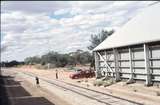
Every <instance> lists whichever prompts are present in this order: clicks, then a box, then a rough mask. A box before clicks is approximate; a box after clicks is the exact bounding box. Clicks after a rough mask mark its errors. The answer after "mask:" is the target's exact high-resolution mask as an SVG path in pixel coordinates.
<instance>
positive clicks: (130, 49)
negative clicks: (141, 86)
mask: <svg viewBox="0 0 160 105" xmlns="http://www.w3.org/2000/svg"><path fill="white" fill-rule="evenodd" d="M93 52H94V55H95V65H96V76H97V77H102V76H110V77H113V78H115V80H117V81H118V80H122V79H127V80H128V81H127V82H131V81H145V84H146V85H152V84H153V83H155V82H156V83H159V82H160V3H157V4H155V5H152V6H149V7H147V8H145V9H144V10H143V11H142V12H141V13H140V14H138V15H137V16H135V17H134V18H132V19H131V20H130V21H129V22H127V23H126V24H125V25H124V26H123V27H122V28H121V29H119V30H118V31H116V32H115V33H114V34H113V35H111V36H110V37H108V38H107V39H105V40H104V41H103V42H102V43H101V44H100V45H98V46H97V47H96V48H95V49H93Z"/></svg>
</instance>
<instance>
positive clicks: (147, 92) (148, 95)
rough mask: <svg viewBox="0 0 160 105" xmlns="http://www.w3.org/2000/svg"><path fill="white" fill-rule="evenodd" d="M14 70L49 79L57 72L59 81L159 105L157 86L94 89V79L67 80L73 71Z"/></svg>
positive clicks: (29, 68) (31, 68)
mask: <svg viewBox="0 0 160 105" xmlns="http://www.w3.org/2000/svg"><path fill="white" fill-rule="evenodd" d="M16 69H17V70H20V71H23V72H29V73H34V74H37V75H39V76H44V77H47V78H50V79H52V78H53V79H55V78H56V76H55V70H58V77H59V78H58V79H59V80H63V81H66V82H70V83H72V84H76V85H80V86H84V87H86V86H89V88H91V89H95V90H98V91H102V92H106V93H109V94H112V95H115V96H119V97H122V98H126V99H130V100H133V101H137V102H141V103H144V104H148V105H153V104H154V105H159V103H160V87H157V86H151V87H146V86H144V83H134V84H130V85H125V82H118V83H116V84H113V85H111V86H108V87H95V86H93V81H95V78H88V79H86V78H84V79H76V80H72V79H70V78H69V75H70V74H71V73H73V71H68V70H67V68H55V69H49V70H39V69H36V68H34V67H21V68H16ZM86 80H87V82H86ZM80 81H81V82H80Z"/></svg>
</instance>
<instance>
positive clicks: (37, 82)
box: [36, 77, 39, 87]
mask: <svg viewBox="0 0 160 105" xmlns="http://www.w3.org/2000/svg"><path fill="white" fill-rule="evenodd" d="M36 85H37V87H39V78H38V77H36Z"/></svg>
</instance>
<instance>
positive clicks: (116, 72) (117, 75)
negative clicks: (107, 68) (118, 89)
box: [113, 49, 120, 81]
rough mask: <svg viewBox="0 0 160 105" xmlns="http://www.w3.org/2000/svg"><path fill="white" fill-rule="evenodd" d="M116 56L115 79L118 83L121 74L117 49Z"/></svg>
mask: <svg viewBox="0 0 160 105" xmlns="http://www.w3.org/2000/svg"><path fill="white" fill-rule="evenodd" d="M113 54H114V64H115V79H116V81H119V80H120V72H119V62H118V59H119V57H118V51H117V49H113Z"/></svg>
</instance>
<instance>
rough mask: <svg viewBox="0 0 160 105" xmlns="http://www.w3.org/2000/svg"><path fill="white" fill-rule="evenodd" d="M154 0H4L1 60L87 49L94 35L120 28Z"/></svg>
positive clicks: (2, 5) (22, 58) (2, 6)
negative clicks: (49, 52)
mask: <svg viewBox="0 0 160 105" xmlns="http://www.w3.org/2000/svg"><path fill="white" fill-rule="evenodd" d="M153 2H154V1H2V3H1V38H2V39H1V54H2V57H1V60H2V61H6V60H8V61H10V60H24V58H26V57H28V56H34V55H42V54H44V53H46V52H48V51H52V50H54V51H58V52H60V53H68V52H72V51H76V50H77V49H82V50H87V46H88V45H89V44H90V41H89V40H90V36H91V34H94V33H98V32H100V31H101V30H102V29H105V30H110V29H115V30H118V29H120V28H121V27H122V26H123V25H124V24H125V23H126V22H127V21H128V20H129V19H131V18H133V17H134V16H135V15H137V14H138V13H140V12H141V10H142V9H143V8H145V7H147V6H148V5H149V4H151V3H153Z"/></svg>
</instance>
